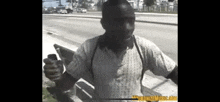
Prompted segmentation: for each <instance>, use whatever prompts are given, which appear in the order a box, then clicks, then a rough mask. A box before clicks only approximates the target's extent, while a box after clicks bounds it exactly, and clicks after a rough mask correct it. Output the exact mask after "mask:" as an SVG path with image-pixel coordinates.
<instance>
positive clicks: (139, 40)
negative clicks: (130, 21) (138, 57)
mask: <svg viewBox="0 0 220 102" xmlns="http://www.w3.org/2000/svg"><path fill="white" fill-rule="evenodd" d="M135 39H136V41H137V44H138V45H139V46H140V47H143V48H149V47H151V46H152V45H153V46H154V45H155V44H154V43H153V42H152V41H150V40H148V39H146V38H144V37H141V36H138V35H135Z"/></svg>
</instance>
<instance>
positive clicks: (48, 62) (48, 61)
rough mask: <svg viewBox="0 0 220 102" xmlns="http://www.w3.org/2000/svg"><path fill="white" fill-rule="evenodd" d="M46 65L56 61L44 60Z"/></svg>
mask: <svg viewBox="0 0 220 102" xmlns="http://www.w3.org/2000/svg"><path fill="white" fill-rule="evenodd" d="M44 63H45V64H53V63H54V61H53V60H51V59H49V58H45V59H44Z"/></svg>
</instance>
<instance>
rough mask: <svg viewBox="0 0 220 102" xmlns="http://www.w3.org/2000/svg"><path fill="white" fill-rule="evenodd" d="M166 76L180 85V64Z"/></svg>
mask: <svg viewBox="0 0 220 102" xmlns="http://www.w3.org/2000/svg"><path fill="white" fill-rule="evenodd" d="M166 78H170V79H171V80H172V81H173V82H174V83H175V84H177V85H178V66H176V67H175V68H174V69H173V71H172V72H171V73H170V74H169V75H168V76H167V77H166Z"/></svg>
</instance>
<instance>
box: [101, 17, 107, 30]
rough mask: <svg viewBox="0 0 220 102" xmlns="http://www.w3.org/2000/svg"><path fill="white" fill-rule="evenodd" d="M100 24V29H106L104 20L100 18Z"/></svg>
mask: <svg viewBox="0 0 220 102" xmlns="http://www.w3.org/2000/svg"><path fill="white" fill-rule="evenodd" d="M100 23H101V24H102V28H103V29H105V28H106V26H105V22H104V20H103V19H102V18H101V20H100Z"/></svg>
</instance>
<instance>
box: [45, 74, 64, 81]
mask: <svg viewBox="0 0 220 102" xmlns="http://www.w3.org/2000/svg"><path fill="white" fill-rule="evenodd" d="M45 76H46V77H47V78H49V79H50V80H53V81H54V80H57V79H59V78H60V77H61V74H55V75H49V74H45Z"/></svg>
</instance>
